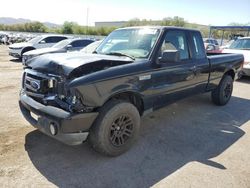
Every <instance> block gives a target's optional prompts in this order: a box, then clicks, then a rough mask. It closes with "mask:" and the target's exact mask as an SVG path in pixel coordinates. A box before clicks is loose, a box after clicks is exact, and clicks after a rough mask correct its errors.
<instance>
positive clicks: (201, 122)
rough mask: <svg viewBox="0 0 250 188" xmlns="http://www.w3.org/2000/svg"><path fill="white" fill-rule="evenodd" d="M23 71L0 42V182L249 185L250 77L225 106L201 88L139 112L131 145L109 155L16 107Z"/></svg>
mask: <svg viewBox="0 0 250 188" xmlns="http://www.w3.org/2000/svg"><path fill="white" fill-rule="evenodd" d="M21 75H22V65H21V63H20V62H18V61H17V60H14V59H12V58H11V57H9V56H8V51H7V48H6V47H4V46H0V93H1V94H0V187H46V188H47V187H87V188H88V187H91V188H95V187H105V188H112V187H119V188H120V187H122V188H123V187H124V188H128V187H129V188H133V187H135V188H137V187H151V186H153V187H164V188H165V187H197V188H200V187H209V188H210V187H225V188H229V187H240V188H249V187H250V160H249V159H250V144H249V143H250V110H249V109H250V78H244V79H242V80H240V81H237V82H235V84H234V92H233V97H232V98H231V101H230V102H229V103H228V104H227V105H226V106H223V107H218V106H215V105H214V104H212V102H211V99H210V94H204V95H197V96H194V97H190V98H187V99H184V100H181V101H179V102H177V103H174V104H172V105H169V106H167V107H166V108H163V109H161V110H159V111H156V112H154V113H152V114H150V115H148V116H146V117H144V118H143V119H142V122H141V134H140V138H139V140H138V142H137V143H136V144H135V145H134V147H132V149H131V150H129V151H128V152H127V153H125V154H123V155H121V156H119V157H116V158H109V157H104V156H102V155H100V154H98V153H96V152H95V151H93V150H92V149H91V148H90V147H89V145H88V144H87V143H84V144H83V145H80V146H74V147H72V146H66V145H64V144H62V143H59V142H57V141H56V140H53V139H52V138H49V137H48V136H45V135H44V134H42V133H40V132H39V131H37V130H35V129H34V128H32V127H31V126H30V125H29V124H28V123H27V122H26V121H25V120H24V119H23V117H22V116H21V113H20V112H19V109H18V92H19V89H20V83H21V81H20V79H21Z"/></svg>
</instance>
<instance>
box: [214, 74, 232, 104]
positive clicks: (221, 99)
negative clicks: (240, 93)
mask: <svg viewBox="0 0 250 188" xmlns="http://www.w3.org/2000/svg"><path fill="white" fill-rule="evenodd" d="M232 92H233V79H232V77H231V76H229V75H225V76H224V77H223V78H222V80H221V82H220V84H219V85H218V87H217V88H216V89H215V90H214V91H212V95H211V96H212V101H213V103H214V104H216V105H219V106H223V105H225V104H227V103H228V101H229V100H230V98H231V95H232Z"/></svg>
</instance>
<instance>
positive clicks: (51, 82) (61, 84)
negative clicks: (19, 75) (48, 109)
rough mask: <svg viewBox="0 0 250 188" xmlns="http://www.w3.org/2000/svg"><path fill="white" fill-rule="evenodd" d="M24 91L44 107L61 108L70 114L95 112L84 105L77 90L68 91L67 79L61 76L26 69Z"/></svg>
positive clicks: (92, 108)
mask: <svg viewBox="0 0 250 188" xmlns="http://www.w3.org/2000/svg"><path fill="white" fill-rule="evenodd" d="M23 90H24V92H25V93H26V94H27V95H28V96H30V97H31V98H33V99H34V100H36V101H38V102H40V103H42V104H44V105H49V106H54V107H59V108H62V109H63V110H66V111H68V112H72V113H84V112H91V111H93V110H94V107H89V106H86V105H84V104H83V101H84V99H83V96H82V95H81V94H80V92H79V91H78V90H77V89H74V88H73V89H72V88H71V89H67V81H66V78H64V77H61V76H57V75H53V74H42V73H38V72H36V71H33V70H31V69H26V70H25V72H24V75H23Z"/></svg>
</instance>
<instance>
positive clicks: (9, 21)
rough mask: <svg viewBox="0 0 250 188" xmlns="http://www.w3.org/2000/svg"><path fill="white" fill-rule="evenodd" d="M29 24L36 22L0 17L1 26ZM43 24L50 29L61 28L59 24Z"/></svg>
mask: <svg viewBox="0 0 250 188" xmlns="http://www.w3.org/2000/svg"><path fill="white" fill-rule="evenodd" d="M29 22H34V20H29V19H24V18H11V17H0V24H5V25H14V24H24V23H29ZM43 24H44V25H45V26H47V27H49V28H53V27H59V26H60V25H58V24H55V23H51V22H43Z"/></svg>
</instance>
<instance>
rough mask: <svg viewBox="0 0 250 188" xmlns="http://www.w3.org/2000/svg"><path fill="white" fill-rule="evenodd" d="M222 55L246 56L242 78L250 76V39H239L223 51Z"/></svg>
mask: <svg viewBox="0 0 250 188" xmlns="http://www.w3.org/2000/svg"><path fill="white" fill-rule="evenodd" d="M222 53H237V54H243V55H244V64H243V67H242V71H241V72H240V75H239V77H240V76H242V75H244V76H250V37H243V38H239V39H237V40H236V41H234V42H233V43H232V44H231V45H230V46H229V47H228V48H226V49H223V50H222Z"/></svg>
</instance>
